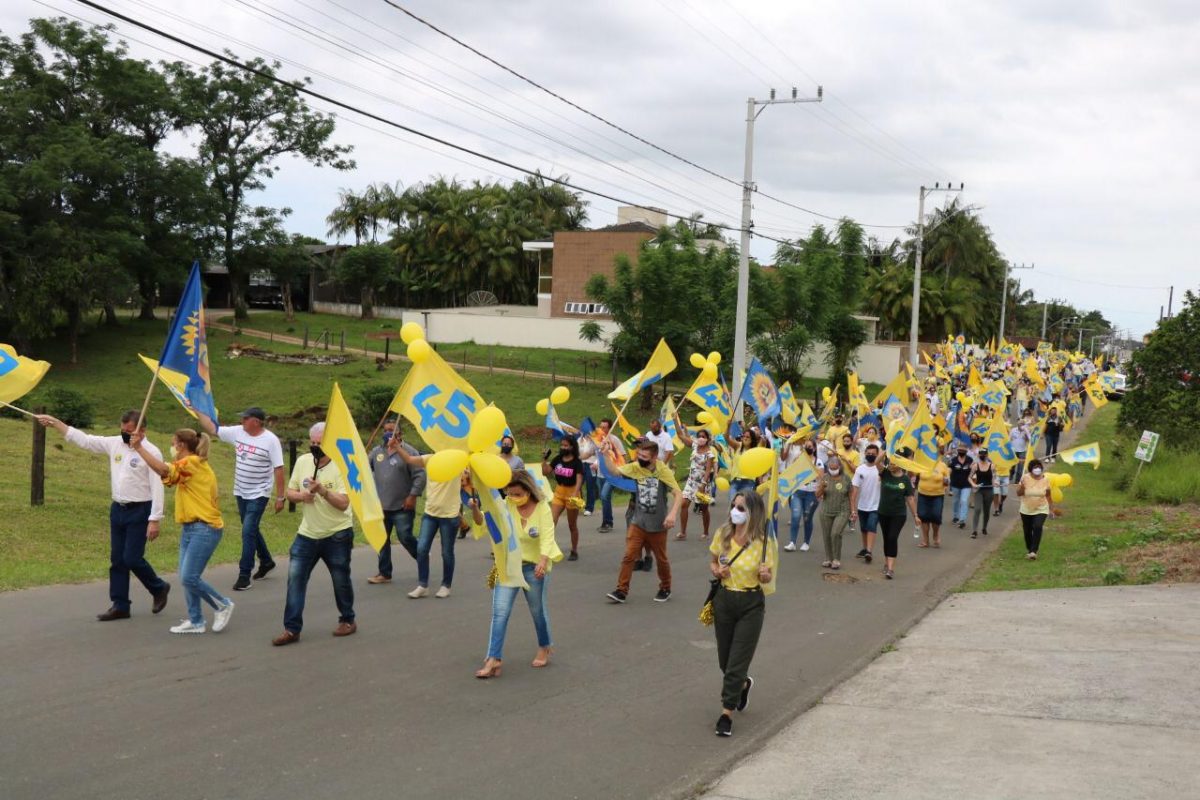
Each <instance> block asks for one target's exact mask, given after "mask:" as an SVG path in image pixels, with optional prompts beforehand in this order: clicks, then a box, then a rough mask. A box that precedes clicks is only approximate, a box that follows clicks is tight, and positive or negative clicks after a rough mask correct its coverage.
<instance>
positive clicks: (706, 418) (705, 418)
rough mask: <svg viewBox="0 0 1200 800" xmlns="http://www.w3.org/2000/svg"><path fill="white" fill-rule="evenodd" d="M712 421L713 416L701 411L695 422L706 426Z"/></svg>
mask: <svg viewBox="0 0 1200 800" xmlns="http://www.w3.org/2000/svg"><path fill="white" fill-rule="evenodd" d="M712 421H713V416H712V414H710V413H708V412H707V411H701V412H700V413H699V414H697V415H696V422H699V423H700V424H701V425H708V424H710V423H711V422H712Z"/></svg>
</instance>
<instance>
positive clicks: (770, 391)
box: [740, 358, 782, 428]
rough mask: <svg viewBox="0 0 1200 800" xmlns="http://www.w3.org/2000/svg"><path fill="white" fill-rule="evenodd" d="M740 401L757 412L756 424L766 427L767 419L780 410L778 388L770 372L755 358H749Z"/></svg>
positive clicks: (777, 414)
mask: <svg viewBox="0 0 1200 800" xmlns="http://www.w3.org/2000/svg"><path fill="white" fill-rule="evenodd" d="M740 399H741V400H742V402H744V403H748V404H749V405H750V406H751V407H752V408H753V409H754V411H755V413H757V414H758V424H759V425H761V426H763V427H764V428H766V427H767V426H768V420H770V419H771V418H772V417H777V416H779V415H780V413H781V411H782V404H781V403H780V401H779V390H778V389H777V388H775V381H773V380H771V374H770V373H769V372H767V370H766V369H765V368H764V367H763V365H762V364H760V363H759V361H758V359H757V358H751V359H750V367H749V368H748V369H747V370H746V380H745V382H744V383H743V384H742V396H741V398H740Z"/></svg>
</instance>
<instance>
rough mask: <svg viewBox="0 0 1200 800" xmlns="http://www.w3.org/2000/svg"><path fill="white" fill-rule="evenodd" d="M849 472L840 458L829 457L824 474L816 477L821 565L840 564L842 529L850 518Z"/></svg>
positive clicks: (836, 567) (834, 566)
mask: <svg viewBox="0 0 1200 800" xmlns="http://www.w3.org/2000/svg"><path fill="white" fill-rule="evenodd" d="M850 488H851V486H850V476H849V475H847V474H846V472H845V470H843V469H842V462H841V461H840V460H839V459H837V458H830V459H829V460H828V461H826V462H825V474H824V475H822V476H821V477H820V479H818V481H817V500H818V502H820V503H821V538H822V539H823V540H824V542H825V560H824V561H822V562H821V566H822V567H829V568H830V569H841V568H842V533H843V532H844V531H845V530H846V525H847V523H848V522H849V520H850Z"/></svg>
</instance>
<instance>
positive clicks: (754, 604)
mask: <svg viewBox="0 0 1200 800" xmlns="http://www.w3.org/2000/svg"><path fill="white" fill-rule="evenodd" d="M766 616H767V602H766V598H765V597H764V596H763V593H762V590H755V591H749V592H731V591H729V590H728V589H726V588H725V587H723V586H722V587H721V588H720V589H718V590H717V596H716V597H714V598H713V632H714V633H716V635H717V664H718V665H719V666H720V667H721V672H722V673H724V675H725V677H724V679H723V680H722V681H721V708H727V709H729V710H730V711H732V710H733V709H735V708H737V704H738V701H739V700H740V699H741V696H742V687H744V686H745V685H746V676H747V674H748V673H749V671H750V662H751V661H752V660H753V659H754V651H755V650H756V649H757V648H758V637H759V635H760V634H761V633H762V626H763V619H764V618H765V617H766Z"/></svg>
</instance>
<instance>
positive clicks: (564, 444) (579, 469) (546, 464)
mask: <svg viewBox="0 0 1200 800" xmlns="http://www.w3.org/2000/svg"><path fill="white" fill-rule="evenodd" d="M583 471H584V465H583V460H582V459H581V458H580V457H579V440H578V439H576V438H575V437H574V436H570V435H566V436H563V437H562V438H561V439H560V440H559V442H558V455H556V456H555V457H554V458H553V459H552V460H551V459H550V451H549V450H547V451H546V454H545V456H544V457H543V460H542V475H544V476H545V477H546V478H553V479H554V497H553V499H552V500H551V501H550V508H551V509H552V513H553V516H554V524H555V526H557V525H558V520H559V518H560V517H562V515H563V512H564V511H565V512H566V514H567V528H568V529H569V530H570V532H571V554H570V555H569V556H567V560H568V561H578V560H579V511H580V509H582V508H583V497H582V496H581V494H582V492H583Z"/></svg>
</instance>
